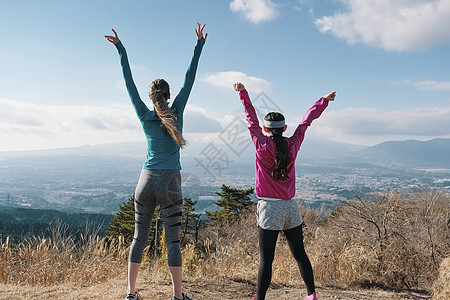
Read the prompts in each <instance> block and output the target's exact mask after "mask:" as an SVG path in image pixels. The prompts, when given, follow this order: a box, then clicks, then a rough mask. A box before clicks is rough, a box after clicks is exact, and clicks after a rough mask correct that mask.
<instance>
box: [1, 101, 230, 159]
mask: <svg viewBox="0 0 450 300" xmlns="http://www.w3.org/2000/svg"><path fill="white" fill-rule="evenodd" d="M226 122H227V117H226V116H225V117H223V116H222V117H221V116H218V115H217V114H215V113H212V112H209V111H207V110H205V109H203V108H199V107H196V106H193V105H191V104H188V105H187V107H186V111H185V114H184V132H185V133H186V132H188V133H189V134H194V135H195V134H197V135H199V136H201V135H208V134H214V135H216V136H217V134H218V133H219V132H220V131H222V128H223V124H226ZM0 132H1V135H0V151H16V150H36V149H51V148H66V147H76V146H80V145H84V144H103V143H116V142H126V141H136V140H144V139H145V137H144V134H143V131H142V128H141V124H140V122H139V120H138V118H137V116H136V114H135V112H134V110H133V108H132V106H131V104H130V105H128V104H127V105H108V106H58V105H37V104H30V103H26V102H21V101H15V100H7V99H0Z"/></svg>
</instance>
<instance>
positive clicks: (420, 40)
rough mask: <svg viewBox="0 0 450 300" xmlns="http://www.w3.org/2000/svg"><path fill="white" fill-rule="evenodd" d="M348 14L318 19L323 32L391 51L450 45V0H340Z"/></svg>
mask: <svg viewBox="0 0 450 300" xmlns="http://www.w3.org/2000/svg"><path fill="white" fill-rule="evenodd" d="M339 1H340V2H342V3H343V5H344V6H345V11H338V12H336V13H335V14H334V15H332V16H325V17H322V18H320V19H316V21H315V23H316V26H317V27H318V28H319V30H320V32H322V33H324V32H331V33H332V34H334V35H335V36H337V37H338V38H340V39H343V40H346V41H347V42H348V43H349V44H355V43H362V44H366V45H369V46H376V47H381V48H383V49H385V50H388V51H401V52H403V51H406V52H408V51H417V50H426V49H428V48H431V47H433V46H435V45H438V44H443V43H449V42H450V31H449V30H448V28H449V27H450V1H448V0H427V1H423V0H397V1H392V0H376V1H375V0H368V1H360V0H339Z"/></svg>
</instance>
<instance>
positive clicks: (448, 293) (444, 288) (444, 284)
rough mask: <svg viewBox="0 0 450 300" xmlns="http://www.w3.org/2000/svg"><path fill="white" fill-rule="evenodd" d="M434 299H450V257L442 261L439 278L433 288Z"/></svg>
mask: <svg viewBox="0 0 450 300" xmlns="http://www.w3.org/2000/svg"><path fill="white" fill-rule="evenodd" d="M433 294H434V296H433V299H436V300H446V299H450V257H449V258H446V259H444V260H443V261H442V263H441V267H440V270H439V277H438V279H437V280H436V281H435V283H434V286H433Z"/></svg>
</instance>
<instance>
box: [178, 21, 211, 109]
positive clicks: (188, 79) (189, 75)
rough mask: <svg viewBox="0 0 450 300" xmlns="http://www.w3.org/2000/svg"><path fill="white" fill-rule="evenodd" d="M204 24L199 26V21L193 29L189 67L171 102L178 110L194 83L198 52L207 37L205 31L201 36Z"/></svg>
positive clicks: (199, 52) (183, 104) (186, 98)
mask: <svg viewBox="0 0 450 300" xmlns="http://www.w3.org/2000/svg"><path fill="white" fill-rule="evenodd" d="M205 25H206V24H203V26H201V25H200V23H197V28H196V29H195V34H196V36H197V45H196V46H195V48H194V54H193V56H192V59H191V63H190V64H189V67H188V69H187V71H186V75H185V78H184V84H183V86H182V87H181V90H180V92H179V93H178V95H177V96H176V98H175V100H174V101H173V104H172V107H173V108H176V109H177V110H178V111H179V112H183V111H184V108H185V107H186V103H187V100H188V98H189V94H190V93H191V90H192V86H193V85H194V80H195V74H196V73H197V66H198V61H199V59H200V54H201V53H202V49H203V45H204V44H205V41H206V38H207V37H208V34H207V33H205V36H203V29H204V28H205Z"/></svg>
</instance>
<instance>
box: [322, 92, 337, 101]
mask: <svg viewBox="0 0 450 300" xmlns="http://www.w3.org/2000/svg"><path fill="white" fill-rule="evenodd" d="M323 97H324V98H325V99H327V100H328V101H333V100H334V98H335V97H336V92H331V93H329V94H328V95H325V96H323Z"/></svg>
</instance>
